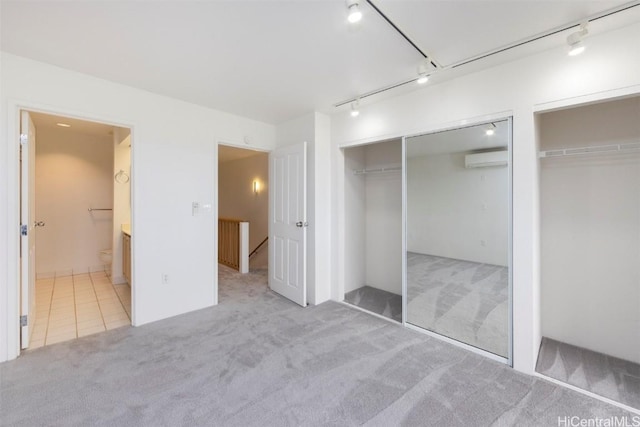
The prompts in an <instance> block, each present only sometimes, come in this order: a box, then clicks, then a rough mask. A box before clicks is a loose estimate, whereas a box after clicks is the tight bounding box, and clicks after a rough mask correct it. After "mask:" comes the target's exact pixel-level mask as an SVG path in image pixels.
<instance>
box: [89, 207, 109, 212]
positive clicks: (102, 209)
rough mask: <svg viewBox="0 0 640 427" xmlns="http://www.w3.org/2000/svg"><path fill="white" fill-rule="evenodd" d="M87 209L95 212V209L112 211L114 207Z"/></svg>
mask: <svg viewBox="0 0 640 427" xmlns="http://www.w3.org/2000/svg"><path fill="white" fill-rule="evenodd" d="M87 210H88V211H89V212H93V211H112V210H113V209H111V208H89V209H87Z"/></svg>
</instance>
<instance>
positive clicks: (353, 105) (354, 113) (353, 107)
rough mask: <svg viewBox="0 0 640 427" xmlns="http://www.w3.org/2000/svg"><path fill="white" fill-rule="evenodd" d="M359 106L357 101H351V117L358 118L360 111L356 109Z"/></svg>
mask: <svg viewBox="0 0 640 427" xmlns="http://www.w3.org/2000/svg"><path fill="white" fill-rule="evenodd" d="M359 105H360V102H358V101H353V102H352V103H351V117H358V116H359V115H360V110H359V109H358V106H359Z"/></svg>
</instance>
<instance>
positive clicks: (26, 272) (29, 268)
mask: <svg viewBox="0 0 640 427" xmlns="http://www.w3.org/2000/svg"><path fill="white" fill-rule="evenodd" d="M20 147H21V156H20V165H21V171H20V173H21V183H20V185H21V193H20V224H21V227H20V234H21V235H22V237H21V244H20V247H21V252H20V258H21V263H22V268H21V271H20V301H21V302H20V315H21V319H20V320H21V323H20V324H21V325H22V331H21V337H20V338H21V339H20V348H27V347H29V340H30V339H31V332H33V328H32V325H33V323H34V322H35V320H36V317H35V316H36V265H35V264H36V258H35V252H36V233H35V230H36V229H35V227H36V221H35V165H36V161H35V160H36V128H35V126H34V125H33V121H31V116H29V113H28V112H26V111H23V112H22V115H21V121H20ZM24 316H26V317H24Z"/></svg>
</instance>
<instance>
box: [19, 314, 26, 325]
mask: <svg viewBox="0 0 640 427" xmlns="http://www.w3.org/2000/svg"><path fill="white" fill-rule="evenodd" d="M27 325H28V319H27V315H26V314H25V315H24V316H20V326H27Z"/></svg>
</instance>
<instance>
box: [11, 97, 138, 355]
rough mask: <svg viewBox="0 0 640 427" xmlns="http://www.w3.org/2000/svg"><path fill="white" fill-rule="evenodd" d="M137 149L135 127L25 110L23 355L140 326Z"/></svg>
mask: <svg viewBox="0 0 640 427" xmlns="http://www.w3.org/2000/svg"><path fill="white" fill-rule="evenodd" d="M130 152H131V132H130V129H127V128H120V127H116V126H112V125H107V124H102V123H97V122H91V121H85V120H79V119H74V118H70V117H63V116H58V115H52V114H46V113H40V112H33V111H26V110H23V111H21V164H20V169H21V181H20V186H21V188H20V195H21V204H20V206H21V212H20V216H21V223H22V224H23V226H22V229H21V234H22V236H21V246H22V248H21V283H22V284H21V301H22V307H21V322H22V324H21V325H22V334H21V348H22V349H34V348H37V347H42V346H45V345H50V344H55V343H58V342H62V341H67V340H70V339H75V338H80V337H84V336H87V335H91V334H94V333H98V332H102V331H105V330H109V329H114V328H117V327H122V326H126V325H130V324H131V275H130V274H129V271H125V270H127V269H126V267H127V266H130V265H131V262H130V258H129V260H126V259H124V257H123V254H125V253H129V254H130V250H129V251H127V248H125V246H126V242H127V237H128V241H129V242H130V235H131V230H130V224H131V190H130V188H131V187H130V173H131V154H130ZM123 267H125V268H123Z"/></svg>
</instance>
